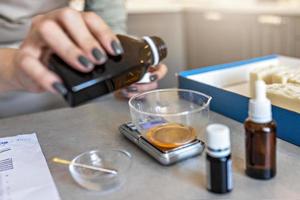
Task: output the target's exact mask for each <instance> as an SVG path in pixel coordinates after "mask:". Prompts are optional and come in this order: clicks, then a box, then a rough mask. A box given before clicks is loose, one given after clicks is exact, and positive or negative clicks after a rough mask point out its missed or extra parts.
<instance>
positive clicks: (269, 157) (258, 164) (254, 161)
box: [244, 81, 276, 179]
mask: <svg viewBox="0 0 300 200" xmlns="http://www.w3.org/2000/svg"><path fill="white" fill-rule="evenodd" d="M244 126H245V132H246V174H247V175H248V176H250V177H252V178H256V179H270V178H272V177H274V176H275V175H276V123H275V122H274V121H273V120H272V112H271V103H270V101H269V100H268V99H267V98H266V86H265V84H264V82H263V81H257V83H256V97H255V99H251V100H250V103H249V118H248V119H247V120H246V121H245V123H244Z"/></svg>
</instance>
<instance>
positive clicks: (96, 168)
mask: <svg viewBox="0 0 300 200" xmlns="http://www.w3.org/2000/svg"><path fill="white" fill-rule="evenodd" d="M52 161H53V162H55V163H59V164H65V165H70V164H72V165H74V166H77V167H83V168H87V169H92V170H97V171H101V172H105V173H109V174H114V175H117V174H118V172H117V171H116V170H113V169H107V168H102V167H94V166H91V165H85V164H80V163H74V162H71V161H69V160H64V159H61V158H56V157H55V158H53V159H52Z"/></svg>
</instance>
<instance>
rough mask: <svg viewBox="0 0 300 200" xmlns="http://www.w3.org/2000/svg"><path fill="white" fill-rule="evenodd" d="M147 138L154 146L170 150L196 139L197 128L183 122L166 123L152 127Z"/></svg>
mask: <svg viewBox="0 0 300 200" xmlns="http://www.w3.org/2000/svg"><path fill="white" fill-rule="evenodd" d="M146 139H147V140H148V141H149V142H150V143H151V144H153V145H154V146H156V147H158V148H160V149H163V150H168V149H173V148H176V147H179V146H181V145H184V144H187V143H189V142H192V141H193V140H195V139H196V130H195V129H194V128H193V127H190V126H186V125H183V124H178V123H166V124H163V125H159V126H155V127H153V128H150V129H149V130H148V132H147V133H146Z"/></svg>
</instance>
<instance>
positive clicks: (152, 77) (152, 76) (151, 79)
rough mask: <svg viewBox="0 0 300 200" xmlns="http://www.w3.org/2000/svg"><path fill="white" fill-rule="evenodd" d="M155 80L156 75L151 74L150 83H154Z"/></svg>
mask: <svg viewBox="0 0 300 200" xmlns="http://www.w3.org/2000/svg"><path fill="white" fill-rule="evenodd" d="M157 78H158V77H157V75H156V74H153V75H151V76H150V81H152V82H153V81H156V80H157Z"/></svg>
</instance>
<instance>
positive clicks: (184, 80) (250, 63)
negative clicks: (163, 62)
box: [178, 55, 300, 146]
mask: <svg viewBox="0 0 300 200" xmlns="http://www.w3.org/2000/svg"><path fill="white" fill-rule="evenodd" d="M274 64H275V65H276V64H280V65H287V66H293V67H300V59H296V58H290V57H284V56H279V55H270V56H266V57H261V58H254V59H250V60H245V61H239V62H234V63H228V64H222V65H215V66H209V67H204V68H199V69H194V70H189V71H183V72H181V73H179V76H178V79H179V88H182V89H191V90H196V91H199V92H202V93H205V94H207V95H210V96H212V97H213V99H212V101H211V107H210V108H211V110H213V111H215V112H217V113H220V114H222V115H224V116H227V117H229V118H232V119H234V120H237V121H239V122H241V123H243V122H244V121H245V119H246V118H247V117H248V102H249V95H247V94H246V93H247V92H245V93H241V92H236V91H234V90H233V89H228V88H230V87H231V86H232V85H238V84H239V83H241V85H243V83H245V84H247V82H248V80H249V72H250V71H251V69H253V68H254V67H260V66H262V67H263V66H269V65H274ZM234 87H235V86H234ZM234 87H232V88H234ZM226 88H227V89H226ZM272 112H273V118H274V120H275V121H276V122H277V127H278V129H277V137H279V138H281V139H283V140H285V141H287V142H290V143H293V144H295V145H297V146H300V114H299V113H296V112H293V111H290V110H286V109H284V108H280V107H277V106H274V105H272Z"/></svg>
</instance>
